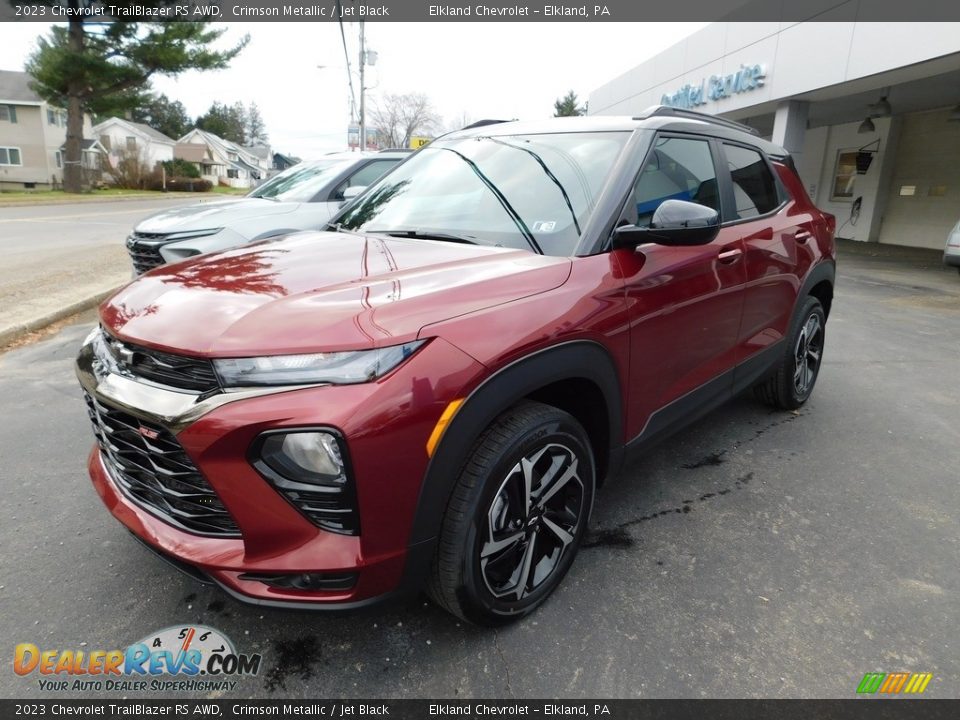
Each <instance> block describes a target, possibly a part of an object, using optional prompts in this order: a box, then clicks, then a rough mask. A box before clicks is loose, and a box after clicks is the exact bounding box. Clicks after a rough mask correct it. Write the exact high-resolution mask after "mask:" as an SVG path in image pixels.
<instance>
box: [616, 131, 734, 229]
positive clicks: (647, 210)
mask: <svg viewBox="0 0 960 720" xmlns="http://www.w3.org/2000/svg"><path fill="white" fill-rule="evenodd" d="M633 197H634V202H635V203H636V208H637V223H636V224H637V225H638V226H640V227H647V226H649V225H650V221H651V220H652V219H653V213H654V211H655V210H656V209H657V208H658V207H660V203H662V202H663V201H664V200H686V201H688V202H694V203H698V204H700V205H705V206H706V207H709V208H713V209H714V210H716V211H717V212H720V193H719V191H718V188H717V172H716V170H715V168H714V166H713V157H712V155H711V154H710V144H709V143H708V142H707V141H706V140H694V139H691V138H676V137H667V138H659V139H658V140H657V141H656V143H655V144H654V147H653V151H652V152H651V153H650V155H649V156H648V157H647V161H646V163H645V164H644V166H643V170H642V171H641V172H640V177H638V178H637V182H636V184H635V185H634V188H633Z"/></svg>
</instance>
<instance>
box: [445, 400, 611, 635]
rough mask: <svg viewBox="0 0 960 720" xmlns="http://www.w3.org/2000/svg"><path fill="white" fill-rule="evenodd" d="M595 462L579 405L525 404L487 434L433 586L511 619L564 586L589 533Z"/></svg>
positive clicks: (458, 502) (491, 618) (464, 611)
mask: <svg viewBox="0 0 960 720" xmlns="http://www.w3.org/2000/svg"><path fill="white" fill-rule="evenodd" d="M594 485H595V464H594V459H593V453H592V452H591V449H590V442H589V438H588V437H587V435H586V433H585V432H584V430H583V428H582V427H581V426H580V424H579V423H578V422H577V421H576V419H575V418H574V417H573V416H571V415H570V414H569V413H566V412H564V411H562V410H559V409H557V408H554V407H552V406H549V405H544V404H541V403H534V402H523V403H521V404H519V405H517V406H515V407H513V408H511V409H510V410H508V411H507V412H505V413H504V414H503V415H501V416H500V417H499V418H497V419H496V420H495V421H494V422H493V423H492V424H491V425H490V427H489V428H487V430H486V431H484V433H483V434H482V435H481V436H480V438H479V439H478V440H477V442H476V444H475V445H474V447H473V449H472V451H471V453H470V456H469V457H468V459H467V461H466V463H465V464H464V467H463V469H462V470H461V473H460V477H459V478H458V480H457V483H456V486H455V487H454V490H453V494H452V496H451V499H450V503H449V505H448V507H447V511H446V513H445V515H444V519H443V526H442V530H441V535H440V543H439V547H438V549H437V554H436V557H435V560H434V567H433V573H432V577H431V580H430V584H429V587H428V592H429V594H430V596H431V597H432V598H433V599H434V601H436V602H437V604H439V605H440V606H441V607H443V608H445V609H446V610H448V611H450V612H451V613H453V614H454V615H457V616H459V617H461V618H463V619H464V620H467V621H469V622H473V623H477V624H481V625H502V624H504V623H507V622H510V621H511V620H515V619H517V618H520V617H523V616H524V615H526V614H528V613H530V612H532V611H533V610H534V609H535V608H536V607H537V606H538V605H540V604H541V603H542V602H543V601H544V600H546V599H547V597H548V596H549V595H550V593H552V592H553V591H554V589H555V588H556V587H557V586H558V585H559V584H560V581H561V580H562V579H563V576H564V575H565V574H566V573H567V570H569V568H570V565H571V563H572V562H573V558H574V556H575V555H576V553H577V549H578V548H579V546H580V541H581V538H582V537H583V534H584V532H585V531H586V527H587V522H588V520H589V518H590V510H591V507H592V505H593V493H594Z"/></svg>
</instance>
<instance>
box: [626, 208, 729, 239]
mask: <svg viewBox="0 0 960 720" xmlns="http://www.w3.org/2000/svg"><path fill="white" fill-rule="evenodd" d="M718 232H720V216H719V215H718V214H717V211H716V210H713V209H712V208H708V207H706V206H705V205H698V204H697V203H692V202H687V201H686V200H664V201H663V202H662V203H660V206H659V207H658V208H657V209H656V210H655V211H654V213H653V219H652V220H651V221H650V226H649V227H638V226H636V225H621V226H620V227H618V228H616V229H615V230H614V231H613V247H614V248H635V247H637V246H638V245H642V244H644V243H656V244H657V245H706V244H707V243H708V242H711V241H712V240H713V239H714V238H715V237H716V236H717V233H718Z"/></svg>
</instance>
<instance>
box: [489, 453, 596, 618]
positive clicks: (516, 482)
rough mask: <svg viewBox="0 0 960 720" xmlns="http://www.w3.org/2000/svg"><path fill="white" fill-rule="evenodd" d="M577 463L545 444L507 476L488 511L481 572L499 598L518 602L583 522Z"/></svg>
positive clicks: (559, 556) (541, 581) (548, 573)
mask: <svg viewBox="0 0 960 720" xmlns="http://www.w3.org/2000/svg"><path fill="white" fill-rule="evenodd" d="M585 510H586V508H585V507H584V487H583V481H582V480H581V478H580V471H579V458H578V457H577V455H576V453H575V452H574V451H573V450H571V449H570V448H569V447H567V446H566V445H563V444H560V443H549V444H547V445H545V446H542V447H540V448H537V449H536V450H534V451H532V452H531V453H529V454H527V455H525V456H524V457H523V458H521V459H520V461H519V462H517V463H516V465H514V466H513V467H512V468H511V469H510V471H509V472H508V473H507V476H506V478H504V480H503V482H502V483H501V484H500V487H499V489H498V490H497V492H496V494H495V495H494V497H493V500H492V501H491V503H490V507H489V508H488V509H487V513H486V516H485V521H484V528H483V530H482V535H481V537H482V541H481V543H480V572H481V575H482V576H483V580H484V583H485V584H486V586H487V589H488V590H489V591H490V592H491V593H492V594H493V595H494V596H495V597H497V598H501V599H504V600H508V601H519V600H522V599H523V598H525V597H526V596H528V595H529V594H531V593H532V592H534V591H536V590H537V589H538V588H539V587H541V586H542V585H543V584H544V582H546V581H547V579H548V578H550V576H551V575H552V574H553V573H554V571H555V570H556V569H557V567H558V566H559V565H560V561H561V559H562V558H563V556H564V553H566V552H567V548H568V547H569V546H570V544H571V543H572V542H573V539H574V538H575V537H576V535H577V531H578V530H579V528H580V523H581V522H582V521H583V517H584V514H585Z"/></svg>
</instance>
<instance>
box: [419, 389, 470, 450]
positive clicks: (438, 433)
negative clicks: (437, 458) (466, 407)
mask: <svg viewBox="0 0 960 720" xmlns="http://www.w3.org/2000/svg"><path fill="white" fill-rule="evenodd" d="M461 405H463V398H459V399H457V400H451V401H450V404H449V405H447V407H446V409H445V410H444V411H443V415H441V416H440V419H439V420H437V424H436V425H434V426H433V432H432V433H430V438H429V439H428V440H427V457H433V451H434V450H436V449H437V443H439V442H440V438H441V437H443V431H444V430H446V429H447V425H449V424H450V421H451V420H453V416H454V415H456V414H457V410H459V409H460V406H461Z"/></svg>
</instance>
